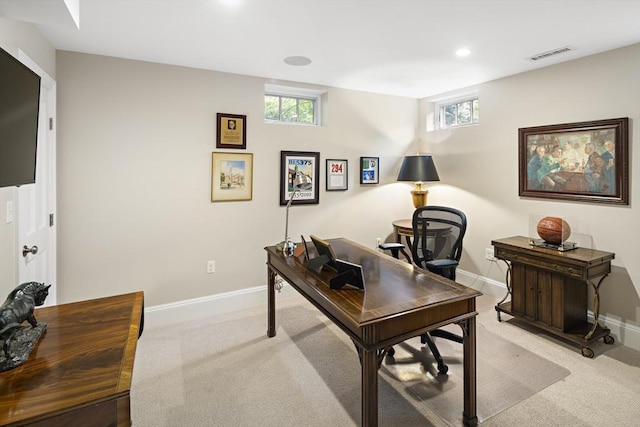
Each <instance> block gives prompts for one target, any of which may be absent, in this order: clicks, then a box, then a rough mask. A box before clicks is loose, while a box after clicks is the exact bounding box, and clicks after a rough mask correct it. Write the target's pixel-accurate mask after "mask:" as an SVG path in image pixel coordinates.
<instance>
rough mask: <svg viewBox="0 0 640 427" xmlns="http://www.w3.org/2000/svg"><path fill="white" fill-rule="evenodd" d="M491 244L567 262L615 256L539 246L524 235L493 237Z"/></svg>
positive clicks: (606, 259)
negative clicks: (532, 243)
mask: <svg viewBox="0 0 640 427" xmlns="http://www.w3.org/2000/svg"><path fill="white" fill-rule="evenodd" d="M491 244H492V245H494V246H498V247H513V248H517V249H518V250H519V251H522V252H523V253H528V254H531V255H534V256H538V257H542V258H548V259H552V260H553V259H564V260H566V261H568V262H573V263H582V264H586V265H588V264H592V263H594V262H597V263H600V262H609V261H611V260H612V259H614V258H615V254H614V253H613V252H605V251H599V250H596V249H590V248H580V247H579V248H577V249H573V250H569V251H558V250H555V249H549V248H541V247H538V246H533V245H531V244H530V243H529V238H528V237H525V236H512V237H505V238H502V239H495V240H493V241H492V242H491Z"/></svg>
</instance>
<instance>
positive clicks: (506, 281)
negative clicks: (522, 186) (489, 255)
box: [496, 259, 511, 320]
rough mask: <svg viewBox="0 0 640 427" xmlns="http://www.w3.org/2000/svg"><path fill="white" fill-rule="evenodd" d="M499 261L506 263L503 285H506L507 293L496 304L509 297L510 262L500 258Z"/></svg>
mask: <svg viewBox="0 0 640 427" xmlns="http://www.w3.org/2000/svg"><path fill="white" fill-rule="evenodd" d="M500 261H504V263H505V264H506V265H507V272H506V274H505V278H504V281H505V285H507V293H506V295H505V296H504V298H502V299H501V300H500V301H498V304H496V305H500V304H502V303H503V302H505V301H506V300H507V298H508V297H509V295H511V263H510V262H508V261H507V260H504V259H502V260H500ZM498 320H500V313H498Z"/></svg>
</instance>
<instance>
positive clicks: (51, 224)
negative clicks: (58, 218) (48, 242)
mask: <svg viewBox="0 0 640 427" xmlns="http://www.w3.org/2000/svg"><path fill="white" fill-rule="evenodd" d="M49 227H53V214H49Z"/></svg>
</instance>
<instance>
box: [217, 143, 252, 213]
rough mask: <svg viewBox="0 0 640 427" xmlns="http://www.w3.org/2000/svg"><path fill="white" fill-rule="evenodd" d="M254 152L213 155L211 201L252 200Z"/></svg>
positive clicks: (218, 153)
mask: <svg viewBox="0 0 640 427" xmlns="http://www.w3.org/2000/svg"><path fill="white" fill-rule="evenodd" d="M252 197H253V153H220V152H213V153H212V156H211V202H232V201H240V200H251V199H252Z"/></svg>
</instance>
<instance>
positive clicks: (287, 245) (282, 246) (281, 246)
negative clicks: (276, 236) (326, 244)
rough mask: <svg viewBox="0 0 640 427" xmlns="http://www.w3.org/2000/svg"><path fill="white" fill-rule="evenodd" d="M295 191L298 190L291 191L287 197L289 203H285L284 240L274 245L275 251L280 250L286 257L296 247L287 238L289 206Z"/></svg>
mask: <svg viewBox="0 0 640 427" xmlns="http://www.w3.org/2000/svg"><path fill="white" fill-rule="evenodd" d="M297 192H298V190H297V189H295V190H294V191H293V193H291V198H290V199H289V203H287V214H286V220H285V223H284V240H283V241H282V242H280V243H278V244H277V245H276V251H278V252H282V253H283V255H284V256H286V257H290V256H292V255H293V252H294V251H295V249H296V244H295V243H293V242H292V241H291V239H289V208H290V207H291V202H293V196H295V194H296V193H297Z"/></svg>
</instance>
